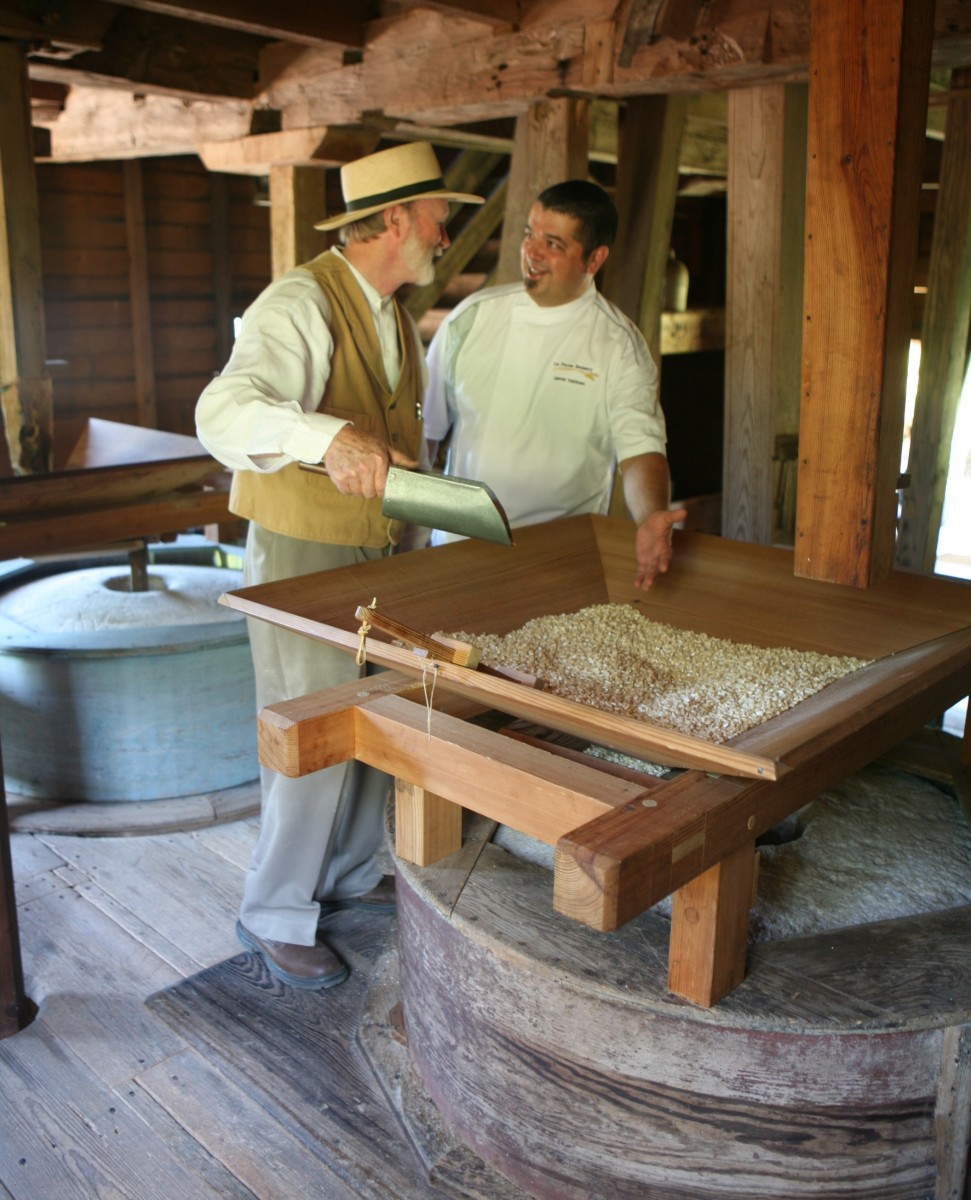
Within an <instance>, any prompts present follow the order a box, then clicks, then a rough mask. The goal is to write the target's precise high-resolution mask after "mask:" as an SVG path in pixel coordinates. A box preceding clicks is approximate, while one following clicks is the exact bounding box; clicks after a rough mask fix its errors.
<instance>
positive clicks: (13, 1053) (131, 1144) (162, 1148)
mask: <svg viewBox="0 0 971 1200" xmlns="http://www.w3.org/2000/svg"><path fill="white" fill-rule="evenodd" d="M0 1094H2V1095H3V1097H4V1104H3V1126H4V1136H3V1137H2V1138H0V1177H2V1178H3V1180H4V1181H5V1185H6V1186H7V1187H8V1188H9V1189H10V1190H11V1191H12V1192H13V1194H14V1195H15V1196H17V1197H18V1198H20V1197H36V1198H37V1200H40V1198H41V1197H47V1198H49V1200H53V1197H57V1200H91V1197H92V1196H106V1197H107V1196H111V1197H113V1198H115V1200H146V1197H147V1196H158V1197H161V1196H172V1197H175V1196H179V1197H183V1196H184V1197H190V1196H191V1197H192V1200H219V1198H220V1192H219V1190H218V1189H216V1188H213V1187H211V1186H210V1185H209V1184H207V1183H206V1182H205V1181H204V1180H203V1179H201V1178H200V1177H199V1176H198V1175H196V1174H194V1173H193V1172H192V1171H191V1170H189V1169H188V1168H187V1167H186V1166H185V1165H184V1164H183V1163H182V1162H181V1161H180V1160H179V1159H178V1158H176V1157H175V1156H174V1155H172V1154H171V1153H170V1151H169V1149H168V1147H167V1146H166V1144H165V1142H164V1141H163V1140H162V1139H161V1138H160V1137H158V1135H157V1134H156V1133H155V1132H154V1131H153V1130H152V1129H151V1127H150V1126H148V1125H146V1123H145V1122H144V1120H143V1119H142V1118H141V1116H139V1115H138V1113H137V1112H135V1110H134V1109H132V1108H130V1107H129V1105H128V1104H127V1102H126V1101H125V1100H124V1098H123V1096H122V1095H120V1094H119V1093H118V1092H116V1091H114V1090H112V1089H111V1088H109V1087H107V1086H106V1085H105V1084H104V1083H103V1082H102V1081H101V1080H100V1079H98V1078H96V1077H95V1076H94V1075H93V1074H92V1073H91V1072H90V1071H88V1070H87V1069H86V1068H85V1066H84V1064H83V1063H81V1062H80V1060H79V1059H77V1058H76V1057H75V1056H74V1055H73V1054H72V1053H71V1052H70V1051H69V1050H67V1049H66V1048H65V1046H64V1043H63V1042H62V1041H61V1040H60V1039H59V1038H58V1037H56V1036H55V1035H54V1034H53V1033H52V1031H51V1030H50V1029H49V1028H48V1026H47V1025H46V1023H45V1022H44V1021H43V1020H37V1021H34V1022H33V1024H31V1025H30V1026H28V1028H27V1029H26V1030H24V1031H22V1032H21V1033H19V1034H17V1035H16V1036H15V1037H12V1038H6V1039H5V1040H4V1041H3V1042H0ZM149 1167H150V1174H149V1173H148V1171H147V1168H149ZM149 1180H150V1182H149Z"/></svg>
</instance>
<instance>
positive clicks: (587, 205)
mask: <svg viewBox="0 0 971 1200" xmlns="http://www.w3.org/2000/svg"><path fill="white" fill-rule="evenodd" d="M536 200H537V202H538V203H539V204H542V206H543V207H544V208H548V209H550V210H551V211H552V212H558V213H565V214H566V215H567V216H568V217H573V218H574V220H575V221H576V223H577V239H578V241H579V242H580V245H581V246H582V247H583V254H584V257H586V258H589V257H590V255H591V254H593V252H594V250H596V249H597V247H598V246H606V247H607V248H608V249H609V248H610V247H611V246H612V245H613V244H614V238H615V237H616V236H617V209H616V208H615V207H614V202H613V200H611V198H610V197H609V196H608V195H607V193H606V192H605V191H604V190H603V188H602V187H601V186H600V185H599V184H597V183H590V182H588V181H587V180H586V179H568V180H566V182H565V183H554V184H553V186H552V187H548V188H547V189H546V190H545V191H543V192H540V194H539V195H538V196H537V197H536Z"/></svg>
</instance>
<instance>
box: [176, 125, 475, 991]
mask: <svg viewBox="0 0 971 1200" xmlns="http://www.w3.org/2000/svg"><path fill="white" fill-rule="evenodd" d="M341 185H342V190H343V195H344V201H345V210H346V211H345V212H344V213H342V214H340V215H338V216H334V217H331V218H329V219H328V220H325V221H321V222H320V223H319V224H318V225H317V226H316V228H318V229H337V228H339V229H340V230H341V240H342V243H343V244H342V246H341V248H340V249H338V248H336V247H335V248H334V249H332V250H329V251H327V252H326V253H324V254H321V255H319V256H318V257H317V258H315V259H313V260H312V261H311V262H309V263H305V264H304V265H303V266H301V267H297V268H296V269H295V270H293V271H290V272H289V273H288V274H286V275H284V276H283V277H282V278H281V279H279V280H277V281H275V282H274V283H272V284H271V285H270V286H269V287H268V288H267V289H266V290H265V291H264V292H263V293H262V295H260V296H259V297H258V298H257V300H256V301H255V302H254V303H253V305H252V306H251V307H250V308H249V309H248V310H247V312H246V314H245V315H244V317H243V323H242V329H241V331H240V335H239V338H238V340H237V342H236V345H235V347H234V349H233V353H232V356H231V358H230V360H229V362H228V364H227V365H226V368H225V369H224V371H223V372H222V374H221V375H219V376H218V377H217V378H216V379H214V380H213V381H212V383H210V384H209V386H208V387H207V388H206V389H205V391H204V392H203V393H202V395H201V397H200V398H199V402H198V405H197V408H196V425H197V431H198V436H199V439H200V441H201V442H202V443H203V445H204V446H205V447H206V448H207V449H208V450H209V452H210V453H211V454H213V455H214V456H215V457H216V458H217V459H218V460H219V461H221V462H222V463H224V464H225V465H226V466H227V467H230V468H232V470H233V472H234V475H233V486H232V492H231V496H230V508H231V510H232V511H233V512H234V513H236V514H237V515H239V516H241V517H245V518H246V519H247V520H248V521H249V523H250V524H249V532H248V536H247V544H246V557H245V565H244V582H245V583H246V584H247V585H251V584H256V583H264V582H269V581H271V580H276V579H285V578H291V577H293V576H295V575H303V574H308V573H310V572H314V571H322V570H327V569H330V568H334V567H341V566H345V565H349V564H352V563H357V562H363V561H365V560H368V559H372V558H376V557H379V556H381V555H385V554H388V553H390V552H391V550H392V549H393V547H394V546H395V545H396V544H397V543H398V542H399V541H400V539H401V536H402V532H403V530H402V527H401V525H400V523H398V522H394V521H389V520H388V519H387V518H385V517H383V516H382V514H381V501H380V496H381V494H382V492H383V490H384V485H385V480H386V477H387V469H388V466H389V464H397V465H402V466H415V465H417V462H418V460H419V450H420V439H421V418H420V414H421V398H422V391H423V385H424V364H423V356H422V352H421V343H420V341H419V338H418V334H417V330H416V328H415V326H414V323H413V322H412V321H411V319H410V318H409V317H408V315H407V314H406V313H405V312H404V310H403V309H402V308H401V306H400V305H399V304H398V303H397V301H396V300H395V299H394V293H395V292H396V291H397V289H398V288H400V287H401V286H402V285H403V284H406V283H417V284H424V283H428V282H430V281H431V279H432V278H433V276H434V270H435V267H434V262H435V259H436V257H437V256H438V255H440V254H441V253H442V251H443V250H444V249H445V248H446V247H447V246H448V244H449V239H448V234H447V233H446V231H445V222H446V220H447V217H448V211H449V206H448V202H449V200H455V201H462V202H467V203H472V204H481V203H482V198H481V197H479V196H469V195H465V194H462V193H456V192H452V191H449V190H448V189H447V188H446V187H445V185H444V183H443V181H442V179H441V171H440V168H439V165H438V162H437V161H436V158H435V154H434V152H433V150H432V149H431V147H430V146H428V145H426V144H425V143H409V144H404V145H401V146H396V147H393V148H392V149H390V150H383V151H379V152H378V153H376V154H372V155H368V156H367V157H365V158H361V159H358V160H356V161H355V162H352V163H349V164H347V165H346V166H344V167H343V168H342V170H341ZM301 463H306V464H320V463H322V464H323V465H324V467H325V468H326V470H327V474H328V476H329V478H325V477H324V476H322V475H320V474H316V473H313V474H312V473H309V472H306V471H302V470H301V469H300V464H301ZM249 633H250V642H251V646H252V652H253V663H254V667H255V672H256V690H257V702H258V705H259V707H261V708H262V707H264V706H265V705H268V704H273V703H276V702H278V701H281V700H285V699H289V698H292V697H294V696H299V695H304V694H306V693H308V692H313V691H318V690H321V689H324V688H329V687H333V686H335V685H337V684H340V683H344V682H348V681H351V680H353V679H354V678H356V677H357V676H358V674H359V668H358V667H357V666H356V664H355V662H354V659H353V658H352V657H351V656H350V655H346V654H344V653H342V652H341V651H339V650H334V649H331V648H329V647H325V646H321V645H319V644H317V643H314V642H312V641H310V640H308V639H307V638H303V637H301V636H300V635H298V634H293V633H289V632H286V631H284V630H281V629H279V628H278V627H276V626H274V625H271V624H267V623H266V622H262V621H258V620H252V621H250V624H249ZM387 790H388V779H387V777H386V776H385V775H383V774H381V773H380V772H376V771H373V770H371V769H369V768H366V767H364V766H362V765H361V764H359V763H354V762H352V763H347V764H344V765H341V766H336V767H331V768H328V769H327V770H325V771H319V772H317V773H315V774H313V775H309V776H306V777H304V778H300V779H288V778H285V777H284V776H282V775H277V774H275V773H273V772H270V771H266V770H264V771H263V810H262V822H261V829H260V836H259V840H258V841H257V844H256V847H255V849H254V852H253V859H252V863H251V865H250V869H249V872H248V873H247V877H246V882H245V886H244V895H243V902H242V906H241V909H240V919H239V922H238V924H237V936H238V937H239V939H240V941H241V942H242V943H243V944H244V945H245V946H247V947H249V948H250V949H252V950H255V951H256V952H258V953H260V954H262V956H263V958H264V959H265V961H266V964H267V966H268V968H269V970H270V971H271V972H272V973H273V974H274V975H276V976H277V977H279V978H280V979H282V980H283V981H284V982H286V983H288V984H290V985H291V986H294V987H302V988H314V989H319V988H325V987H332V986H333V985H335V984H338V983H340V982H342V981H343V980H344V979H345V978H346V977H347V974H348V969H347V966H346V964H345V963H344V962H343V961H342V960H341V958H340V957H339V955H338V954H337V952H336V951H335V950H334V949H333V947H331V946H330V945H328V943H327V942H326V940H325V938H324V937H323V935H322V934H321V933H320V932H319V930H318V921H319V919H320V916H321V914H322V913H323V914H326V913H328V912H332V911H333V910H334V909H336V908H342V907H351V906H353V907H359V908H364V909H368V910H370V911H372V912H390V911H393V910H394V902H395V898H394V879H393V877H391V876H384V877H383V876H382V873H381V868H380V865H379V862H378V859H377V857H376V856H377V852H378V850H379V848H380V845H381V840H382V835H383V814H384V803H385V798H386V795H387Z"/></svg>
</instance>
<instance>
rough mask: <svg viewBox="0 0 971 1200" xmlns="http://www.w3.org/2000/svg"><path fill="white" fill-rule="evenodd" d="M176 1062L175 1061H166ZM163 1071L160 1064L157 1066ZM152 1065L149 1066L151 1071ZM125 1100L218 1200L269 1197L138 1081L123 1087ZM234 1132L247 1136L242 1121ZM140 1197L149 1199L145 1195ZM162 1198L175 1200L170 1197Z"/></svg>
mask: <svg viewBox="0 0 971 1200" xmlns="http://www.w3.org/2000/svg"><path fill="white" fill-rule="evenodd" d="M181 1053H182V1054H191V1053H192V1051H191V1050H183V1051H182V1052H181ZM170 1061H176V1060H170ZM157 1069H158V1070H164V1069H165V1068H164V1065H163V1066H160V1067H159V1068H157ZM155 1070H156V1068H154V1067H153V1068H151V1071H155ZM119 1091H122V1092H123V1095H124V1097H125V1100H126V1101H127V1102H128V1104H129V1106H130V1107H131V1108H132V1109H134V1111H135V1112H137V1113H138V1114H139V1116H140V1117H141V1118H142V1120H143V1121H144V1122H145V1124H146V1125H148V1126H150V1128H151V1129H152V1130H153V1131H154V1132H155V1133H156V1134H158V1136H159V1137H160V1138H161V1139H162V1140H163V1141H164V1142H165V1144H166V1146H168V1148H169V1151H170V1152H171V1153H172V1154H173V1155H174V1156H175V1157H176V1158H177V1159H178V1160H179V1161H180V1162H181V1163H183V1164H184V1166H185V1167H186V1169H187V1170H190V1171H192V1172H194V1173H195V1174H196V1175H198V1176H199V1178H200V1179H203V1180H204V1181H205V1182H206V1183H207V1184H208V1185H209V1186H210V1187H212V1188H214V1189H215V1190H216V1191H217V1192H218V1193H219V1196H220V1200H269V1197H268V1196H257V1194H256V1193H254V1192H253V1191H252V1189H251V1188H248V1187H247V1186H246V1184H245V1183H242V1182H241V1181H240V1180H239V1179H237V1178H236V1176H235V1175H234V1174H233V1173H232V1171H231V1170H230V1169H229V1168H228V1167H226V1166H225V1165H224V1164H223V1163H222V1162H220V1161H219V1160H218V1159H217V1158H214V1157H213V1155H212V1154H210V1153H209V1151H208V1150H207V1149H206V1147H205V1146H203V1144H202V1142H201V1141H199V1140H198V1139H197V1138H196V1136H195V1133H194V1131H193V1130H192V1128H191V1127H189V1126H184V1125H182V1124H181V1123H180V1122H179V1121H177V1120H176V1119H175V1117H173V1116H172V1114H171V1113H169V1112H168V1111H167V1110H166V1109H165V1108H163V1107H162V1105H161V1104H159V1103H158V1101H157V1100H156V1099H155V1098H154V1097H153V1096H152V1095H151V1094H150V1093H149V1092H148V1090H147V1089H145V1088H143V1087H142V1086H141V1081H140V1080H137V1081H136V1080H132V1082H131V1083H129V1084H127V1085H126V1086H125V1087H124V1089H121V1088H119ZM234 1131H235V1135H236V1136H237V1137H239V1138H247V1137H248V1136H249V1134H248V1131H247V1127H246V1126H245V1124H242V1123H241V1122H239V1121H237V1122H236V1124H235V1127H234ZM144 1200H149V1198H148V1197H147V1196H146V1197H145V1198H144ZM166 1200H175V1198H174V1197H171V1198H166Z"/></svg>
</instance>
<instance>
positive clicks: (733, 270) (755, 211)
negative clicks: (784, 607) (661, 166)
mask: <svg viewBox="0 0 971 1200" xmlns="http://www.w3.org/2000/svg"><path fill="white" fill-rule="evenodd" d="M793 112H794V113H795V115H796V118H798V116H799V115H800V108H799V105H798V103H797V102H795V101H793V102H792V103H790V91H789V89H788V88H787V87H785V86H784V85H781V84H780V85H775V86H772V87H763V88H736V89H733V90H732V91H731V92H729V94H728V271H727V295H726V304H725V310H726V335H725V344H726V352H725V443H724V462H723V472H722V479H723V482H722V532H723V534H724V535H725V536H726V537H732V538H737V539H739V540H740V541H747V542H760V543H763V544H764V543H768V542H770V541H772V537H773V532H774V529H775V524H776V521H775V511H774V497H775V475H774V471H773V466H772V460H773V455H774V449H775V438H776V434H777V433H778V432H780V424H781V416H780V410H781V409H782V405H783V395H784V393H785V392H786V391H788V392H789V393H790V394H789V395H788V396H787V397H786V407H787V408H788V409H789V411H790V412H792V411H793V410H795V412H798V388H799V379H798V376H797V375H796V374H795V372H793V371H789V373H788V375H787V369H786V368H787V364H788V363H792V362H795V363H796V364H798V362H799V356H798V350H799V347H798V341H796V338H797V337H798V332H799V329H800V314H801V307H802V295H801V291H799V292H798V293H797V291H796V290H795V289H794V288H793V287H792V286H791V284H792V278H791V276H792V274H795V275H796V277H797V278H798V279H800V280H801V278H802V253H801V250H802V218H803V213H804V202H803V187H804V181H805V171H804V169H803V171H801V172H800V171H798V170H796V169H794V167H793V164H794V162H795V161H796V154H795V147H793V148H792V149H790V151H789V152H788V153H787V146H788V145H789V143H791V142H795V143H798V151H799V155H798V160H799V161H800V162H802V163H804V162H805V127H804V125H803V126H802V128H800V122H799V121H798V119H795V120H793V119H792V118H791V117H787V114H789V113H793ZM800 138H801V141H800ZM787 169H788V170H789V171H790V172H791V173H790V175H789V177H788V178H787V174H786V171H787ZM787 209H792V210H794V212H792V213H790V212H787ZM796 216H797V217H798V224H797V222H796V220H795V219H794V217H796ZM794 236H795V238H796V246H795V247H794V246H793V244H792V243H793V240H794ZM787 284H788V285H789V286H787ZM794 316H795V320H794V321H793V317H794ZM793 325H795V337H794V336H793ZM786 335H788V336H786ZM794 343H795V344H794ZM787 384H788V387H787ZM792 392H794V393H795V394H794V395H793V394H791V393H792ZM789 420H791V421H793V422H794V421H795V420H796V418H795V416H794V415H793V416H790V418H789Z"/></svg>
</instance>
